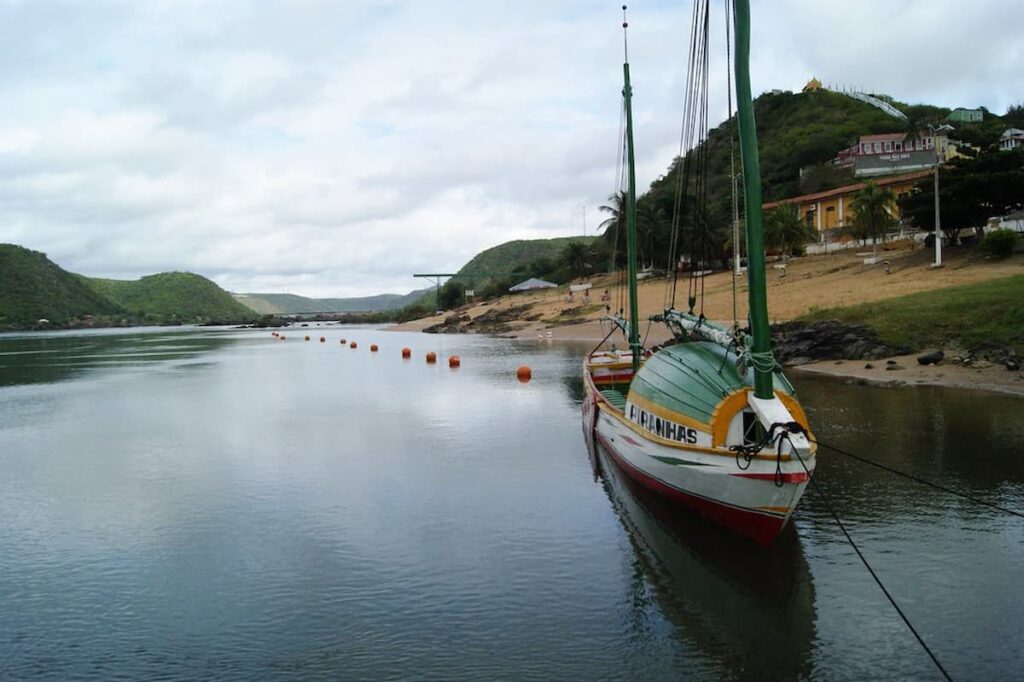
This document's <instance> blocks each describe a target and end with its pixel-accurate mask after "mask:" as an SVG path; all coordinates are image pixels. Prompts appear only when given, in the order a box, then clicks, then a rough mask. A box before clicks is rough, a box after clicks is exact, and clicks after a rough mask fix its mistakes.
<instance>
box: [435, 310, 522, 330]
mask: <svg viewBox="0 0 1024 682" xmlns="http://www.w3.org/2000/svg"><path fill="white" fill-rule="evenodd" d="M530 308H531V306H528V305H520V306H511V307H508V308H498V307H495V308H491V309H490V310H488V311H487V312H486V313H484V314H483V315H478V316H476V317H474V318H471V317H470V316H469V315H465V314H463V315H449V316H448V317H446V318H445V320H444V322H441V323H440V324H435V325H434V326H432V327H427V328H426V329H424V330H423V331H424V332H426V333H427V334H507V333H508V332H510V331H512V325H510V324H509V323H510V322H514V321H518V320H523V319H528V318H527V315H526V314H525V313H526V312H527V311H528V310H530Z"/></svg>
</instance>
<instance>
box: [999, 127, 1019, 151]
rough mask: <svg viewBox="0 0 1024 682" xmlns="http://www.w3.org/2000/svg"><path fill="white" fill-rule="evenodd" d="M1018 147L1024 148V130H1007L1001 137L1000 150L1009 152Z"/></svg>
mask: <svg viewBox="0 0 1024 682" xmlns="http://www.w3.org/2000/svg"><path fill="white" fill-rule="evenodd" d="M1018 147H1024V130H1021V129H1020V128H1007V129H1006V130H1004V131H1003V134H1002V135H1000V136H999V149H1000V150H1001V151H1009V150H1010V149H1017V148H1018Z"/></svg>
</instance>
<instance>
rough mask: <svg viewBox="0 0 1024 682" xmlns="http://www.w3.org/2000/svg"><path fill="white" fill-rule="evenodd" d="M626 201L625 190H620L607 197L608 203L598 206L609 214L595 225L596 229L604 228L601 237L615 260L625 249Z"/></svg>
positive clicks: (627, 200) (627, 199) (627, 201)
mask: <svg viewBox="0 0 1024 682" xmlns="http://www.w3.org/2000/svg"><path fill="white" fill-rule="evenodd" d="M628 203H629V198H628V196H627V195H626V193H625V192H621V191H620V192H616V193H615V194H613V195H611V196H610V197H608V203H607V204H606V205H604V206H601V207H599V208H598V210H599V211H604V212H605V213H609V214H610V215H609V217H608V218H606V219H605V220H604V221H603V222H602V223H601V224H600V225H598V226H597V229H599V230H602V229H603V230H604V234H603V235H602V239H604V241H605V243H606V244H607V245H608V248H609V250H610V251H611V252H612V257H613V258H615V259H616V260H617V259H618V258H619V256H620V255H621V254H622V253H623V251H624V250H625V247H624V245H625V242H626V205H627V204H628Z"/></svg>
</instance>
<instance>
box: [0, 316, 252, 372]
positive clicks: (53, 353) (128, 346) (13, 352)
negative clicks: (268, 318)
mask: <svg viewBox="0 0 1024 682" xmlns="http://www.w3.org/2000/svg"><path fill="white" fill-rule="evenodd" d="M241 340H242V337H240V336H239V335H238V334H237V333H235V332H231V331H228V330H225V331H223V332H220V333H218V332H217V331H216V330H211V329H202V330H200V329H196V330H194V331H182V330H181V329H173V330H167V329H166V328H163V329H161V330H154V329H152V328H135V329H97V330H76V331H69V332H36V333H24V334H22V333H18V334H4V335H0V386H17V385H22V384H42V383H53V382H57V381H67V380H70V379H73V378H75V377H77V376H80V375H82V374H84V373H86V372H89V371H93V370H102V369H112V368H132V367H141V366H145V365H152V364H155V363H165V362H173V363H177V364H187V363H186V361H188V360H192V359H195V358H198V357H200V356H202V355H205V354H207V353H209V352H211V351H216V350H221V349H223V348H226V347H227V346H230V345H232V344H236V343H239V342H240V341H241Z"/></svg>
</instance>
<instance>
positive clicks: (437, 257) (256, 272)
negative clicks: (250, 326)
mask: <svg viewBox="0 0 1024 682" xmlns="http://www.w3.org/2000/svg"><path fill="white" fill-rule="evenodd" d="M716 9H718V8H717V7H716ZM57 18H59V19H60V20H59V21H58V20H57ZM1022 19H1024V10H1021V9H1018V8H1017V7H1016V5H1012V6H1009V7H1007V6H1006V5H1005V4H1001V3H996V2H994V0H990V1H988V2H975V3H954V2H952V1H951V0H942V1H941V2H924V1H923V0H920V1H916V2H910V1H908V2H905V3H895V4H893V3H888V2H881V1H880V0H865V2H860V3H857V4H856V5H854V6H851V5H850V4H849V3H845V2H842V3H841V2H822V1H820V0H819V1H817V2H811V1H809V0H780V1H779V2H770V3H769V2H765V1H761V2H755V6H754V26H755V30H754V35H753V40H754V52H753V54H754V64H753V78H754V88H755V91H760V90H765V89H771V88H774V87H783V88H790V89H797V88H799V87H800V86H801V85H802V84H803V83H804V82H805V81H806V80H807V79H808V78H809V77H810V76H811V75H817V76H818V77H819V78H821V79H823V80H825V81H831V82H835V83H850V84H857V85H862V86H864V87H866V88H868V89H872V90H877V91H883V92H888V93H889V94H892V95H894V96H896V97H897V98H899V99H904V100H908V101H928V102H931V103H936V104H943V105H946V106H957V105H975V104H982V105H985V106H988V107H990V108H991V109H993V110H995V111H1002V110H1003V109H1005V107H1006V106H1007V105H1008V104H1011V103H1013V102H1015V101H1016V99H1017V98H1018V93H1020V92H1024V87H1022V85H1024V78H1022V76H1020V75H1019V73H1018V70H1017V64H1019V62H1020V57H1021V40H1020V39H1019V38H1018V37H1017V36H1016V35H1015V33H1014V27H1017V26H1019V25H1020V24H1021V20H1022ZM715 21H716V22H717V23H718V28H716V32H715V38H714V41H713V44H712V65H713V68H716V69H717V70H718V72H722V69H724V63H725V53H724V50H725V47H724V41H723V40H722V35H721V30H720V29H721V26H722V23H721V17H716V18H715ZM618 22H619V19H618V16H617V6H616V5H610V6H607V7H603V6H600V5H597V4H594V3H591V2H587V1H586V0H565V1H563V2H558V3H549V2H541V1H540V0H523V1H522V2H511V1H505V0H501V1H499V2H488V3H462V2H432V3H422V2H412V1H411V0H409V1H399V0H395V1H392V2H382V3H377V4H374V5H370V4H366V3H354V2H329V1H327V0H301V1H291V2H284V1H278V2H261V3H251V2H246V1H244V0H226V1H225V2H219V3H216V4H213V5H211V4H210V3H207V2H199V1H198V0H190V1H186V2H182V1H180V0H174V1H171V0H149V1H147V2H128V1H126V0H125V1H122V0H109V1H106V2H98V3H73V2H72V3H63V2H57V1H42V2H12V1H11V0H0V68H2V69H3V71H4V73H5V78H4V79H3V80H2V81H0V101H3V102H4V104H5V106H4V108H3V109H2V110H0V241H14V242H17V243H21V244H23V245H25V246H28V247H30V248H35V249H39V250H43V251H46V252H47V253H48V254H49V255H50V256H51V257H52V258H54V259H55V260H56V261H57V262H58V263H60V264H61V265H63V266H65V267H67V268H69V269H72V270H75V271H78V272H83V273H86V274H91V275H96V276H115V277H137V276H139V275H143V274H147V273H151V272H156V271H160V270H169V269H187V270H194V271H198V272H200V273H202V274H205V275H207V276H211V277H213V278H214V279H215V280H216V281H218V282H219V283H220V284H222V285H223V286H225V287H228V288H230V289H232V290H236V291H253V290H276V291H291V292H293V293H304V294H311V295H364V294H373V293H380V292H383V291H395V292H404V291H406V290H408V289H411V288H415V287H418V286H420V285H421V284H422V282H420V281H418V280H414V279H412V278H411V276H410V275H411V274H412V273H413V272H419V271H453V270H454V269H457V268H458V267H459V266H460V265H462V264H463V263H464V262H465V261H467V260H468V259H469V258H470V257H472V256H473V255H474V254H475V253H476V252H478V251H479V250H481V249H483V248H486V247H488V246H492V245H495V244H498V243H500V242H503V241H506V240H509V239H516V238H529V237H543V236H563V235H566V234H568V233H569V232H570V230H573V231H575V232H577V233H578V232H579V230H580V228H581V224H580V223H581V220H580V218H579V212H580V207H581V206H582V205H584V204H586V205H587V206H588V207H589V210H588V223H589V225H590V231H591V232H592V231H593V229H594V226H596V225H597V223H598V222H600V220H601V218H602V217H601V216H600V215H599V214H598V211H597V207H598V206H599V205H600V204H602V203H604V200H605V198H606V197H607V196H608V195H609V194H610V193H611V192H612V191H614V189H615V188H614V186H613V185H614V179H615V178H614V176H615V161H616V144H617V140H616V136H617V131H618V115H619V90H620V89H621V84H620V80H621V56H620V55H621V42H620V33H619V29H618ZM631 24H632V27H631V29H630V30H631V35H630V49H631V61H632V63H633V76H634V90H635V93H636V100H635V104H636V120H637V148H638V162H639V167H640V170H639V173H638V180H639V182H640V184H641V187H645V186H646V185H647V184H648V183H649V182H650V181H651V180H652V179H654V178H655V177H657V176H658V175H659V174H661V173H663V172H664V171H665V169H666V168H667V166H668V163H669V161H670V160H671V158H672V156H673V155H674V154H675V152H676V150H677V145H678V126H679V120H680V117H681V111H680V109H681V102H682V97H683V95H682V92H681V87H682V82H683V76H684V74H683V68H684V67H685V57H686V54H685V53H686V42H687V31H688V26H689V9H688V8H687V7H685V6H679V5H677V4H676V3H664V2H656V3H653V4H648V3H645V4H644V5H636V6H635V7H634V8H633V10H632V17H631ZM894 65H899V68H894ZM711 111H712V118H713V120H720V119H721V117H724V115H725V111H726V105H725V89H724V78H722V79H717V80H714V81H713V82H712V90H711Z"/></svg>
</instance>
